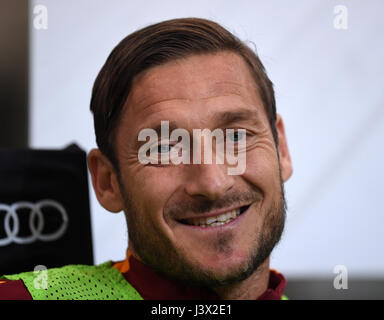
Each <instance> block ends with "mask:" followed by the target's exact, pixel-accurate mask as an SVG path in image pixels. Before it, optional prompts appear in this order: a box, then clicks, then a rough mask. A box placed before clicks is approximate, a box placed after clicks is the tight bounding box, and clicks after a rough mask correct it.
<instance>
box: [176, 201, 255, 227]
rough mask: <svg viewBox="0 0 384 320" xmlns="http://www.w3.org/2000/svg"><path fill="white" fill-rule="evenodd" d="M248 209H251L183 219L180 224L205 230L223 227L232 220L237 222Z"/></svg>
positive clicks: (245, 208) (246, 207)
mask: <svg viewBox="0 0 384 320" xmlns="http://www.w3.org/2000/svg"><path fill="white" fill-rule="evenodd" d="M248 208H249V205H248V206H243V207H239V208H236V209H232V210H230V211H227V212H224V213H220V214H218V215H215V216H204V217H194V218H189V219H183V220H180V221H179V222H181V223H183V224H186V225H190V226H199V227H203V228H207V227H216V226H222V225H225V224H227V223H229V222H231V221H232V220H235V219H236V218H237V217H238V216H240V215H241V214H242V213H243V212H245V211H246V210H247V209H248Z"/></svg>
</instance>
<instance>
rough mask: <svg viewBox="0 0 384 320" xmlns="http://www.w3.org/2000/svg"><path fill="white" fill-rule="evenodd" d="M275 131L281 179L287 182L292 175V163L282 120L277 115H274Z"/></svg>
mask: <svg viewBox="0 0 384 320" xmlns="http://www.w3.org/2000/svg"><path fill="white" fill-rule="evenodd" d="M276 130H277V135H278V139H279V150H278V151H279V157H280V169H281V178H282V180H283V182H285V181H287V180H288V179H289V177H290V176H291V175H292V171H293V168H292V161H291V156H290V154H289V150H288V144H287V138H286V135H285V129H284V123H283V119H282V118H281V116H280V115H279V114H277V115H276Z"/></svg>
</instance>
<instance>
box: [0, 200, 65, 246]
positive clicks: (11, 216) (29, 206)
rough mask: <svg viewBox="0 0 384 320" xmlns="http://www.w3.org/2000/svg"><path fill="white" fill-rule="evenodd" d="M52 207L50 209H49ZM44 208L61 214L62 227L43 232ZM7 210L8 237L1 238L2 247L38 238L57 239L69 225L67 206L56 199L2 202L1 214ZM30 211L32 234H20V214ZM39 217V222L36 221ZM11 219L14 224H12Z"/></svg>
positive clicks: (45, 239) (6, 229) (0, 204)
mask: <svg viewBox="0 0 384 320" xmlns="http://www.w3.org/2000/svg"><path fill="white" fill-rule="evenodd" d="M48 208H50V210H49V211H48V210H47V209H48ZM44 209H46V210H45V211H46V214H48V213H51V212H52V209H53V210H54V211H56V212H58V213H59V214H60V215H61V218H62V219H61V225H60V227H59V228H58V229H57V230H55V231H54V232H52V233H50V234H43V228H44V220H45V219H44V214H43V212H44ZM4 212H5V217H4V230H5V234H6V237H5V238H0V247H1V246H7V245H8V244H10V243H13V242H14V243H18V244H29V243H32V242H34V241H37V240H41V241H55V240H57V239H59V238H60V237H61V236H62V235H63V234H64V233H65V231H66V229H67V227H68V215H67V212H66V210H65V208H64V207H63V206H62V205H61V204H60V203H58V202H57V201H55V200H41V201H39V202H37V203H31V202H27V201H21V202H16V203H14V204H12V205H6V204H3V203H0V216H1V215H2V214H3V213H4ZM24 213H29V219H28V226H29V230H30V234H31V235H28V236H24V237H22V236H20V235H19V231H20V221H19V215H20V214H24ZM35 219H37V223H36V222H35ZM11 220H12V221H13V224H11Z"/></svg>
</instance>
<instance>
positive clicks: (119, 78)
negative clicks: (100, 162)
mask: <svg viewBox="0 0 384 320" xmlns="http://www.w3.org/2000/svg"><path fill="white" fill-rule="evenodd" d="M220 51H231V52H234V53H236V54H238V55H240V56H241V57H243V59H244V61H245V62H246V63H247V65H248V67H249V69H250V71H251V74H252V76H253V77H254V79H255V82H256V86H257V88H258V93H259V95H260V97H261V99H262V101H263V104H264V108H265V110H266V113H267V116H268V120H269V123H270V126H271V130H272V134H273V137H274V140H275V143H276V145H277V132H276V125H275V122H276V103H275V95H274V90H273V84H272V82H271V81H270V80H269V78H268V76H267V74H266V72H265V69H264V66H263V64H262V63H261V61H260V59H259V58H258V56H257V54H256V53H255V52H253V51H252V50H251V49H250V48H249V47H248V46H247V45H246V44H245V43H244V42H242V41H241V40H240V39H238V38H237V37H236V36H234V35H233V34H232V33H231V32H229V31H228V30H226V29H225V28H223V27H222V26H220V25H219V24H217V23H216V22H213V21H210V20H206V19H200V18H183V19H172V20H168V21H163V22H160V23H156V24H153V25H150V26H147V27H145V28H143V29H140V30H138V31H135V32H134V33H132V34H130V35H128V36H127V37H126V38H124V39H123V40H122V41H121V42H120V43H119V44H118V45H117V46H116V47H115V48H114V49H113V50H112V52H111V54H110V55H109V57H108V59H107V61H106V62H105V64H104V66H103V67H102V69H101V70H100V72H99V74H98V76H97V78H96V80H95V83H94V86H93V90H92V98H91V111H92V112H93V117H94V126H95V134H96V143H97V145H98V147H99V149H100V151H101V152H102V153H103V154H104V155H105V156H106V157H107V158H108V159H109V160H110V161H111V163H112V164H113V165H114V167H115V169H117V170H118V168H119V167H118V161H117V157H116V152H115V133H116V129H117V128H118V125H119V119H120V114H121V111H122V109H123V106H124V104H125V101H126V99H127V97H128V95H129V93H130V90H131V87H132V82H133V80H134V78H135V77H136V76H137V75H139V74H140V73H142V72H143V71H145V70H148V69H149V68H151V67H154V66H158V65H161V64H164V63H166V62H169V61H172V60H176V59H180V58H185V57H188V56H190V55H195V54H209V53H217V52H220Z"/></svg>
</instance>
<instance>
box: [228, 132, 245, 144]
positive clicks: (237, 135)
mask: <svg viewBox="0 0 384 320" xmlns="http://www.w3.org/2000/svg"><path fill="white" fill-rule="evenodd" d="M246 135H247V134H246V132H245V131H244V130H242V131H240V130H238V131H235V132H234V133H232V134H229V139H230V140H232V141H233V142H239V141H241V140H243V139H244V138H246Z"/></svg>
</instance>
